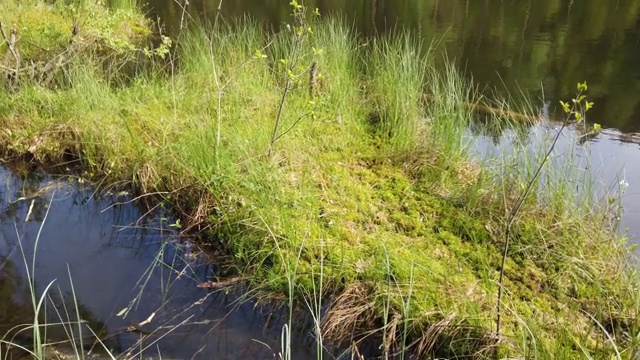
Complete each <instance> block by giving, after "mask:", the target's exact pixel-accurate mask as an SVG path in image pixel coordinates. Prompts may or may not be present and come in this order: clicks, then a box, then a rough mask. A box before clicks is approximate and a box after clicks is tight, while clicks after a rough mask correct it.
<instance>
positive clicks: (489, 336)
mask: <svg viewBox="0 0 640 360" xmlns="http://www.w3.org/2000/svg"><path fill="white" fill-rule="evenodd" d="M120 5H121V6H114V7H112V8H109V9H107V8H106V7H104V6H103V5H101V4H100V3H96V2H92V1H78V2H76V1H72V2H71V3H70V4H65V2H64V1H39V0H23V1H17V0H7V1H2V4H0V21H1V22H2V27H3V34H4V36H3V39H0V75H1V77H2V78H1V79H0V86H1V88H0V153H1V154H2V157H4V158H5V159H16V158H19V159H23V160H26V161H34V162H38V163H42V164H71V163H73V164H75V165H78V164H79V165H80V166H81V169H82V171H83V174H84V176H85V177H86V178H88V179H91V180H93V181H95V182H96V183H97V184H100V185H101V186H103V187H111V186H116V185H118V186H122V185H126V186H130V187H131V188H133V189H135V190H136V191H137V192H138V193H139V194H140V195H147V194H154V193H157V194H163V197H164V199H166V200H168V201H169V202H170V203H171V204H173V207H174V210H175V212H176V214H178V216H180V218H181V224H180V226H181V227H182V229H183V231H185V232H186V233H191V234H194V233H198V234H200V235H202V241H206V242H211V243H212V244H215V245H216V246H217V247H218V248H221V249H223V250H224V251H225V252H226V253H228V254H230V255H232V257H233V266H234V269H233V271H234V272H236V273H237V274H239V275H241V276H242V277H243V278H245V279H246V282H247V284H248V285H249V288H250V289H251V292H250V294H249V295H250V296H257V297H263V298H264V299H268V300H269V301H276V302H282V303H283V304H288V305H289V306H291V308H292V311H291V314H293V315H292V316H300V315H296V314H299V312H298V311H297V310H300V309H303V310H309V311H308V313H310V314H311V315H310V316H311V317H312V318H313V319H314V320H315V321H314V323H315V329H311V330H312V331H313V330H315V331H313V332H314V334H316V338H317V340H318V342H319V343H320V344H324V345H325V346H327V347H339V348H346V347H349V346H351V345H352V344H353V343H354V342H355V343H356V344H358V343H359V342H360V341H364V342H367V341H373V342H374V344H378V345H380V344H381V345H380V347H379V348H378V347H377V345H376V346H375V347H376V349H377V351H379V352H380V353H386V354H391V355H393V354H401V353H404V352H406V353H407V354H409V353H418V354H421V357H428V356H434V357H438V358H456V357H461V358H465V357H472V358H494V357H497V358H503V357H515V358H541V359H547V358H548V359H552V358H553V359H575V358H594V359H610V358H612V357H613V358H625V359H631V358H633V357H634V356H636V355H637V351H638V348H637V346H638V345H640V342H639V341H640V320H639V318H638V306H639V305H638V304H639V303H638V301H639V299H640V297H638V281H637V280H638V279H637V276H636V274H635V268H634V267H633V266H631V265H630V252H629V250H628V248H627V245H625V241H624V239H622V238H621V237H620V236H619V235H617V234H616V232H615V231H614V230H612V227H611V226H610V217H609V214H608V212H607V209H609V207H608V204H604V205H603V206H598V204H594V203H593V202H591V201H586V200H585V201H583V202H579V201H578V202H577V201H574V200H575V199H574V198H573V197H572V196H566V197H565V196H560V195H557V194H558V193H559V192H554V191H556V190H557V189H555V188H553V186H554V185H552V184H561V183H562V181H555V182H547V183H542V182H540V186H538V187H539V188H540V191H533V192H531V194H530V195H529V196H528V197H527V199H526V201H524V203H523V205H522V208H521V210H520V211H519V213H518V216H516V217H515V218H514V221H513V224H512V226H511V237H510V242H511V243H510V246H509V247H508V251H507V258H506V262H505V267H504V281H503V283H502V286H503V289H504V294H503V299H502V300H503V302H502V307H501V309H502V310H501V316H502V327H501V332H500V334H499V336H496V325H495V323H496V317H497V295H496V294H497V292H498V287H499V283H498V280H499V276H500V270H501V264H502V255H503V248H504V243H505V231H504V229H505V226H507V222H508V216H509V213H510V212H511V211H512V209H513V206H514V204H515V202H516V199H517V198H518V196H519V195H520V194H521V193H522V191H523V190H524V183H523V181H525V180H526V179H527V176H528V175H527V174H530V173H531V171H530V170H531V169H530V167H529V168H528V167H526V166H525V165H523V166H522V170H521V171H520V170H519V169H518V168H510V169H506V168H505V167H504V166H506V165H504V162H503V163H502V164H503V165H496V166H489V165H488V164H489V163H488V162H481V161H478V160H477V159H474V158H473V157H472V156H471V155H470V154H469V153H468V151H467V147H466V146H465V145H466V143H465V140H464V129H466V128H467V126H468V125H469V124H470V122H471V121H472V115H473V114H472V107H470V106H469V104H473V103H475V102H477V99H476V98H475V97H476V93H475V92H474V91H473V87H472V85H471V84H469V83H468V82H467V81H465V80H464V79H463V78H462V77H461V76H460V74H458V72H457V71H456V70H455V69H454V68H453V66H450V65H446V64H445V65H437V64H438V63H439V62H440V61H439V60H441V56H440V54H438V53H437V52H436V51H435V50H433V49H430V48H425V46H424V45H423V44H421V42H420V41H419V40H418V39H414V38H412V37H411V36H409V35H395V36H387V37H380V38H372V39H362V38H359V37H358V36H357V35H356V34H354V32H353V31H352V30H351V29H350V28H349V27H348V26H345V25H344V24H343V23H342V22H341V21H339V20H338V19H333V18H324V17H322V16H316V15H314V14H312V11H311V9H305V8H303V7H299V8H296V6H297V5H296V4H295V1H294V16H293V18H292V23H291V26H288V27H285V26H283V28H282V29H276V30H275V31H264V30H263V28H262V26H261V25H260V24H256V23H253V22H251V21H249V20H246V21H238V22H235V23H232V24H228V23H224V22H223V21H222V20H220V21H218V22H217V23H216V24H212V25H200V24H195V23H194V22H193V21H190V23H189V26H187V27H186V28H185V29H184V30H183V31H181V32H180V33H179V34H178V35H176V36H174V37H172V38H169V37H167V36H165V35H164V34H162V33H161V32H159V31H158V30H157V29H156V30H153V26H152V25H153V22H152V21H151V20H149V19H147V18H145V17H144V16H143V15H142V13H141V12H140V11H139V10H137V9H136V8H135V7H127V6H125V5H126V4H120ZM14 24H15V27H14ZM495 116H499V114H496V115H495ZM576 146H578V145H576ZM544 150H545V149H542V150H541V152H544ZM523 151H524V150H523ZM496 163H500V162H499V161H498V162H496ZM501 166H502V167H501ZM505 174H507V175H505ZM566 181H568V180H566ZM564 185H565V186H566V184H564ZM558 186H561V185H558ZM569 188H572V186H569ZM550 194H551V195H550ZM553 194H556V195H553ZM587 203H588V204H587ZM585 204H587V205H585ZM294 309H295V310H296V311H293V310H294ZM289 321H290V322H291V319H290V320H289ZM289 325H290V324H289ZM305 331H309V329H306V330H305ZM292 336H293V337H295V336H296V335H295V334H294V335H292Z"/></svg>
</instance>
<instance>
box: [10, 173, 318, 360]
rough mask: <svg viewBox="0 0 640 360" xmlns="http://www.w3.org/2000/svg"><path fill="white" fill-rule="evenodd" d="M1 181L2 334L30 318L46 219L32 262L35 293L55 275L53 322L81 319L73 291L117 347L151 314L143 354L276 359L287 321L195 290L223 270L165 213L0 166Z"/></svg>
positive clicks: (56, 333)
mask: <svg viewBox="0 0 640 360" xmlns="http://www.w3.org/2000/svg"><path fill="white" fill-rule="evenodd" d="M0 180H1V183H2V188H0V336H5V335H6V334H7V331H9V329H11V328H13V327H14V326H16V325H25V324H26V325H29V324H33V311H32V306H31V298H30V292H29V283H28V280H27V271H26V268H25V265H24V258H26V259H27V263H28V264H29V270H31V268H30V266H31V259H32V258H33V249H34V246H35V240H36V238H37V236H38V231H39V230H40V226H41V225H42V224H43V223H42V222H43V220H44V219H45V217H46V221H45V222H44V225H43V226H42V234H41V236H40V239H39V243H38V247H37V253H36V262H35V267H34V269H35V287H36V289H37V293H38V294H37V296H40V295H41V294H42V292H43V291H44V290H45V288H46V287H47V285H48V284H49V283H50V282H51V281H54V280H55V282H54V286H53V287H52V288H51V289H50V291H49V294H50V299H48V300H47V303H48V304H54V305H55V307H56V308H57V309H58V310H59V313H57V312H56V311H55V309H54V307H53V306H51V305H50V306H49V307H48V309H47V321H48V322H49V323H53V322H60V321H61V319H62V320H63V321H74V320H75V309H74V305H73V304H74V301H73V294H74V293H75V298H76V299H77V301H78V309H79V312H80V316H81V318H82V319H83V320H84V321H86V322H87V323H88V326H89V327H91V329H92V330H93V331H95V332H96V333H99V334H100V335H101V339H102V340H103V341H104V342H105V344H106V345H107V346H109V347H110V348H111V349H112V350H114V351H115V352H123V351H127V350H128V349H130V348H131V347H132V346H134V345H136V344H137V342H138V341H140V339H141V338H143V337H142V336H141V334H140V333H137V332H128V331H126V330H127V328H128V327H130V326H131V325H134V324H138V323H140V322H142V321H144V320H145V319H148V318H149V317H150V315H151V314H154V317H153V319H152V321H151V323H149V324H146V325H143V326H142V327H140V329H139V330H141V331H142V333H145V334H148V333H150V332H151V333H153V334H151V335H150V336H146V337H144V340H143V342H142V345H141V346H140V344H138V345H137V346H136V347H135V348H134V350H133V353H134V354H135V353H136V352H137V351H139V350H140V349H142V348H144V347H146V346H148V345H152V346H150V347H149V348H148V349H147V350H146V351H145V353H146V354H148V355H152V356H158V352H160V354H162V357H163V358H181V359H182V358H192V356H195V358H201V359H211V358H215V359H225V358H228V359H238V358H273V356H274V352H276V351H277V350H276V349H278V348H279V344H280V340H279V326H280V325H281V324H274V326H275V328H276V329H277V331H272V330H268V329H266V328H265V326H264V322H263V321H264V319H265V316H264V314H262V313H261V312H260V311H258V310H256V309H255V308H254V305H253V304H252V303H238V302H237V299H238V295H239V294H225V293H224V292H213V291H211V290H208V289H203V288H198V287H197V284H198V283H199V282H202V281H206V280H211V278H212V277H213V276H214V275H215V270H216V269H215V267H214V266H213V265H210V261H207V260H206V259H204V257H203V256H201V255H200V254H199V253H198V252H197V250H196V249H195V248H193V247H192V246H191V245H189V244H187V243H184V242H180V241H178V239H176V235H175V232H174V228H172V227H171V226H170V225H171V223H172V221H171V220H168V219H167V218H166V217H165V216H164V214H162V213H160V214H155V216H153V217H142V214H141V212H140V211H139V210H138V209H137V208H136V207H135V206H134V205H133V204H131V203H128V202H127V201H128V200H129V199H128V198H127V197H126V196H124V197H120V198H115V197H111V198H105V199H96V197H95V196H94V195H95V194H94V193H93V191H92V189H88V188H84V189H83V188H80V189H79V188H78V186H79V185H77V184H70V183H69V182H68V181H66V180H64V181H59V180H54V179H51V178H48V177H35V176H34V177H28V178H25V179H22V178H18V177H16V176H13V175H12V174H11V173H10V172H9V171H8V170H6V169H4V168H2V167H0ZM114 203H121V204H120V205H114ZM26 219H28V221H25V220H26ZM20 244H21V245H22V247H23V249H24V251H25V254H24V258H23V255H22V251H21V249H20ZM69 274H70V276H71V278H70V276H69ZM70 279H71V280H72V282H71V280H70ZM72 284H73V287H72ZM65 307H66V308H67V309H68V312H65V311H64V308H65ZM125 309H126V311H123V310H125ZM118 314H119V315H120V316H118ZM41 320H43V319H41ZM19 328H22V327H20V326H19V327H18V329H19ZM129 330H131V329H129ZM16 331H17V329H15V328H14V329H13V330H12V332H11V334H10V335H9V336H13V335H14V334H15V333H16ZM84 333H85V335H87V334H88V331H87V330H86V329H85V331H84ZM30 334H31V331H30V330H27V331H23V332H21V333H20V335H19V336H18V337H17V338H16V340H18V341H23V342H24V341H26V342H27V343H28V341H29V338H30ZM47 337H48V340H49V341H55V340H61V339H68V337H69V336H68V335H67V334H65V333H64V331H63V329H62V328H61V327H58V328H57V329H56V328H48V330H47ZM90 337H91V336H90ZM91 338H92V339H91V340H94V339H95V338H94V337H91ZM84 344H85V347H86V348H90V347H91V346H92V345H94V344H92V341H85V343H84ZM270 347H271V348H270ZM97 350H99V346H98V347H94V350H93V351H94V352H96V351H97ZM294 350H295V352H296V356H297V357H298V358H303V359H304V358H310V356H307V355H308V354H307V351H306V348H305V347H304V346H302V345H300V346H298V347H297V348H295V349H294Z"/></svg>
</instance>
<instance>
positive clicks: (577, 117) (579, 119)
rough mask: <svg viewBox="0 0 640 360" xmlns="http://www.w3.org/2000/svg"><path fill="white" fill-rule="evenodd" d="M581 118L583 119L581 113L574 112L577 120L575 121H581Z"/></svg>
mask: <svg viewBox="0 0 640 360" xmlns="http://www.w3.org/2000/svg"><path fill="white" fill-rule="evenodd" d="M583 119H584V118H583V117H582V114H581V113H576V121H577V122H582V120H583Z"/></svg>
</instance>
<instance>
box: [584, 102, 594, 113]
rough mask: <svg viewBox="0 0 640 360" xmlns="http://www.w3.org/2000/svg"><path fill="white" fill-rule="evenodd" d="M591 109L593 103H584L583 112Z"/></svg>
mask: <svg viewBox="0 0 640 360" xmlns="http://www.w3.org/2000/svg"><path fill="white" fill-rule="evenodd" d="M592 107H593V102H592V101H587V102H586V103H585V111H589V110H590V109H591V108H592Z"/></svg>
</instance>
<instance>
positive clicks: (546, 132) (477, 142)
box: [469, 123, 640, 245]
mask: <svg viewBox="0 0 640 360" xmlns="http://www.w3.org/2000/svg"><path fill="white" fill-rule="evenodd" d="M559 128H560V125H559V124H557V123H546V124H540V125H536V126H533V127H519V128H514V129H510V130H506V131H503V130H502V129H501V130H500V131H490V130H487V127H484V126H479V127H475V128H474V127H472V128H471V129H469V136H470V137H469V139H470V141H471V142H472V144H473V147H472V152H473V153H474V154H475V155H476V156H477V157H478V158H480V159H484V160H485V161H487V164H486V165H487V166H489V167H491V166H492V163H495V162H497V163H500V164H501V166H504V165H505V164H507V166H509V165H508V164H511V165H512V166H523V165H522V164H524V163H525V161H529V162H531V160H532V159H537V160H536V161H538V160H539V157H540V156H541V155H542V154H543V153H544V152H546V151H547V149H548V146H549V140H550V139H551V138H552V137H553V136H554V135H555V134H556V132H557V131H558V130H559ZM581 139H582V138H581V135H580V132H579V131H576V130H575V128H567V129H565V130H564V131H563V134H562V135H561V136H560V138H559V142H558V144H557V146H556V148H555V149H554V151H553V153H552V154H551V157H550V159H549V164H548V165H547V167H546V168H547V169H550V170H547V172H549V174H550V176H549V177H548V178H547V181H554V182H556V183H557V185H560V186H565V187H566V186H569V188H567V190H568V192H567V193H566V194H564V195H565V196H575V199H577V200H578V201H579V199H580V197H581V196H582V195H583V194H589V195H590V196H593V198H594V199H596V201H597V203H598V204H600V205H604V204H607V200H608V199H610V198H613V199H615V200H616V201H618V200H619V202H620V204H621V206H622V212H621V216H620V219H619V220H620V221H619V224H618V229H619V231H620V232H621V233H622V234H623V235H625V236H627V237H628V238H629V239H630V242H631V243H634V244H638V245H640V223H639V222H638V219H640V168H638V167H635V166H632V164H634V163H635V162H637V159H638V155H639V154H640V143H639V142H638V141H636V140H637V139H638V136H637V135H634V134H625V133H621V132H619V131H614V130H605V131H602V132H600V133H599V134H597V135H596V136H594V137H591V138H590V139H589V140H588V141H587V142H583V141H581ZM514 144H518V145H516V147H514ZM522 144H525V146H526V147H527V150H526V151H524V150H522ZM514 149H516V150H514ZM514 153H515V154H514ZM525 158H528V159H529V160H523V159H525ZM500 159H507V160H505V163H504V164H503V163H502V160H500ZM517 173H521V172H517ZM542 177H543V179H544V173H543V176H542ZM543 181H544V180H543ZM621 191H622V192H621ZM620 195H621V197H619V196H620ZM610 206H611V214H610V215H611V217H612V221H614V220H615V219H614V216H615V215H616V214H615V213H616V212H617V210H616V209H614V206H613V205H610Z"/></svg>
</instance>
